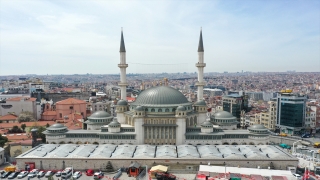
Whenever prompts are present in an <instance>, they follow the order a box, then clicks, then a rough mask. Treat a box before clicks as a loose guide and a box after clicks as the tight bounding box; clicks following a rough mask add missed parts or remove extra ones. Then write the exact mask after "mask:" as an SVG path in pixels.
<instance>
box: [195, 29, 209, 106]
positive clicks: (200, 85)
mask: <svg viewBox="0 0 320 180" xmlns="http://www.w3.org/2000/svg"><path fill="white" fill-rule="evenodd" d="M203 56H204V50H203V41H202V29H201V30H200V40H199V47H198V63H197V64H196V67H197V68H198V82H197V83H196V84H195V85H196V86H198V91H197V96H198V97H197V99H198V101H201V100H203V87H204V85H205V84H206V83H205V82H204V81H203V69H204V67H206V63H204V62H203V60H204V57H203Z"/></svg>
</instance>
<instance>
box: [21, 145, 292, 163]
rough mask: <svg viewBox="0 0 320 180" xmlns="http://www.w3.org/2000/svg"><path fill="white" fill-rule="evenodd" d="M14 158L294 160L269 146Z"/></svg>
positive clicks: (94, 148) (113, 148) (71, 150)
mask: <svg viewBox="0 0 320 180" xmlns="http://www.w3.org/2000/svg"><path fill="white" fill-rule="evenodd" d="M17 158H49V159H50V158H66V159H69V158H70V159H74V158H82V159H83V158H88V159H97V158H100V159H114V158H116V159H132V158H133V159H157V158H158V159H167V158H170V159H171V158H177V159H216V160H223V159H226V160H227V159H239V160H241V159H243V160H245V159H248V160H254V159H257V160H289V159H296V158H295V157H294V156H292V155H290V154H289V153H287V152H286V151H285V150H282V149H281V148H279V147H278V146H272V145H257V146H254V145H199V146H192V145H180V146H175V145H160V146H153V145H129V144H124V145H114V144H100V145H95V144H41V145H39V146H37V147H35V148H33V149H31V150H29V151H27V152H25V153H23V154H21V155H19V156H18V157H17Z"/></svg>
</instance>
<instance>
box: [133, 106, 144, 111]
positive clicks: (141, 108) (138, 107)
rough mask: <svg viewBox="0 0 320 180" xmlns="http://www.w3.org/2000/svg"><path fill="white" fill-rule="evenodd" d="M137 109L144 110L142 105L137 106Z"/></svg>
mask: <svg viewBox="0 0 320 180" xmlns="http://www.w3.org/2000/svg"><path fill="white" fill-rule="evenodd" d="M135 110H136V111H144V109H143V107H142V106H137V107H136V108H135Z"/></svg>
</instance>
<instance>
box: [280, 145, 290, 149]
mask: <svg viewBox="0 0 320 180" xmlns="http://www.w3.org/2000/svg"><path fill="white" fill-rule="evenodd" d="M279 146H280V147H282V148H284V149H291V146H289V145H288V144H279Z"/></svg>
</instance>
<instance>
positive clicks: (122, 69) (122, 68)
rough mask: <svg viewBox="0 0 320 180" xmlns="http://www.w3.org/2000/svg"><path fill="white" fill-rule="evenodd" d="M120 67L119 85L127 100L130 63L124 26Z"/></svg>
mask: <svg viewBox="0 0 320 180" xmlns="http://www.w3.org/2000/svg"><path fill="white" fill-rule="evenodd" d="M118 67H119V68H120V82H119V83H118V85H119V86H120V89H121V99H122V100H125V101H126V100H127V86H128V83H127V78H126V68H127V67H128V64H127V63H126V48H125V47H124V39H123V30H122V28H121V43H120V64H118ZM119 122H120V121H119ZM121 122H122V121H121Z"/></svg>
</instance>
